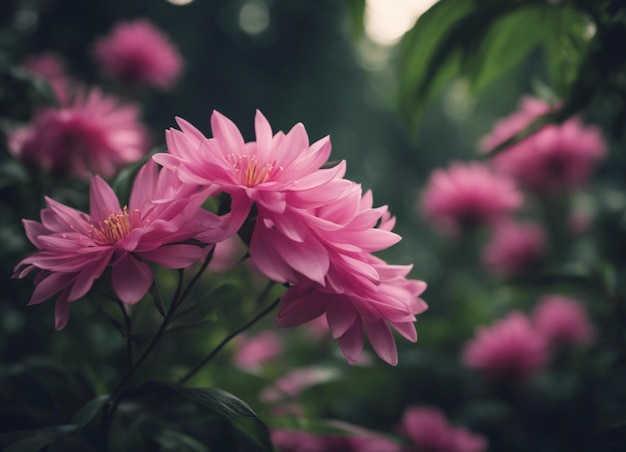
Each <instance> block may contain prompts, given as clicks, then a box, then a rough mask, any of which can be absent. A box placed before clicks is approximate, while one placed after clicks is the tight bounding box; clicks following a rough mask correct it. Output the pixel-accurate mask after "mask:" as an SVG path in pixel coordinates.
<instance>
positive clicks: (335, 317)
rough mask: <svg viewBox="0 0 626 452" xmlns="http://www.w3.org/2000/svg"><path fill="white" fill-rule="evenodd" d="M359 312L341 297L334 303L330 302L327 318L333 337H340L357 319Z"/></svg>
mask: <svg viewBox="0 0 626 452" xmlns="http://www.w3.org/2000/svg"><path fill="white" fill-rule="evenodd" d="M356 317H357V312H356V310H355V309H354V308H353V307H352V306H351V305H350V304H349V303H347V302H345V301H343V300H342V299H341V298H340V297H337V300H336V301H335V302H333V303H329V304H328V308H327V310H326V319H327V321H328V327H329V328H330V331H331V334H332V336H333V339H337V338H340V337H341V336H343V335H344V334H345V333H346V331H348V329H349V328H350V327H351V326H352V325H353V324H354V322H355V321H356Z"/></svg>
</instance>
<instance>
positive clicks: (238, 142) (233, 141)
mask: <svg viewBox="0 0 626 452" xmlns="http://www.w3.org/2000/svg"><path fill="white" fill-rule="evenodd" d="M211 129H212V130H213V137H215V138H216V139H218V140H219V141H220V142H221V143H222V146H223V147H224V148H225V149H227V150H228V151H230V152H233V153H235V154H239V153H242V151H243V147H244V141H243V137H242V136H241V132H239V129H238V128H237V126H236V125H235V123H234V122H232V121H231V120H230V119H228V118H227V117H226V116H224V115H222V114H221V113H219V112H218V111H214V112H213V114H212V115H211Z"/></svg>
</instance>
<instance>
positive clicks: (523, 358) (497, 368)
mask: <svg viewBox="0 0 626 452" xmlns="http://www.w3.org/2000/svg"><path fill="white" fill-rule="evenodd" d="M548 358H549V354H548V347H547V342H546V340H545V338H544V337H543V335H541V334H540V333H539V332H538V331H537V330H536V329H535V328H533V325H532V323H531V322H530V320H529V319H528V318H527V317H526V316H525V315H524V314H522V313H521V312H517V311H514V312H511V313H510V314H509V315H508V316H506V317H505V318H503V319H501V320H499V321H498V322H496V323H494V324H493V325H491V326H489V327H484V326H483V327H480V328H478V330H477V331H476V336H475V337H474V339H472V340H470V341H469V342H468V343H467V344H466V345H465V348H464V350H463V362H464V363H465V365H466V366H468V367H471V368H473V369H477V370H479V371H480V372H482V373H483V374H484V375H485V376H486V377H488V378H490V379H492V380H495V381H507V380H512V381H522V380H525V379H526V378H528V377H530V376H531V375H533V374H535V373H536V372H537V371H539V370H540V369H541V368H543V366H544V365H545V364H546V362H547V360H548Z"/></svg>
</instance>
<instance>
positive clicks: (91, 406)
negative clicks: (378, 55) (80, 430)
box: [72, 394, 110, 427]
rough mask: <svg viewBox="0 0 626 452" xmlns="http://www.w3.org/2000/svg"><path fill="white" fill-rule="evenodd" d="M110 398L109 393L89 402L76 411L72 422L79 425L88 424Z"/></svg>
mask: <svg viewBox="0 0 626 452" xmlns="http://www.w3.org/2000/svg"><path fill="white" fill-rule="evenodd" d="M109 399H110V397H109V395H108V394H105V395H101V396H98V397H96V398H94V399H92V400H90V401H89V402H87V403H86V404H85V405H83V407H82V408H81V409H80V410H78V411H77V412H76V414H75V415H74V417H73V418H72V424H75V425H77V426H79V427H84V426H85V425H87V424H88V423H89V422H91V421H92V420H93V419H94V418H95V417H96V416H97V415H98V413H99V412H100V411H101V410H102V408H103V407H104V406H105V405H106V404H107V402H108V401H109Z"/></svg>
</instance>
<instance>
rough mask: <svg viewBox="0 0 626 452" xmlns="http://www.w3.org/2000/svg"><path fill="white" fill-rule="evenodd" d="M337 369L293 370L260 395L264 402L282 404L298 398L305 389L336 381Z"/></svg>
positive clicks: (305, 368) (313, 368)
mask: <svg viewBox="0 0 626 452" xmlns="http://www.w3.org/2000/svg"><path fill="white" fill-rule="evenodd" d="M338 377H339V374H338V372H337V371H336V370H335V369H331V368H328V367H321V366H318V367H303V368H296V369H292V370H291V371H289V372H288V373H286V374H285V375H283V376H282V377H280V378H279V379H278V380H276V381H275V382H274V383H273V384H272V385H271V386H268V387H266V388H265V389H263V391H261V394H259V398H260V399H261V400H263V401H264V402H280V401H283V399H286V398H287V399H288V398H292V399H294V398H297V397H298V396H299V395H300V394H301V393H302V391H304V390H305V389H307V388H309V387H311V386H315V385H319V384H323V383H327V382H329V381H332V380H336V379H337V378H338Z"/></svg>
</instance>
